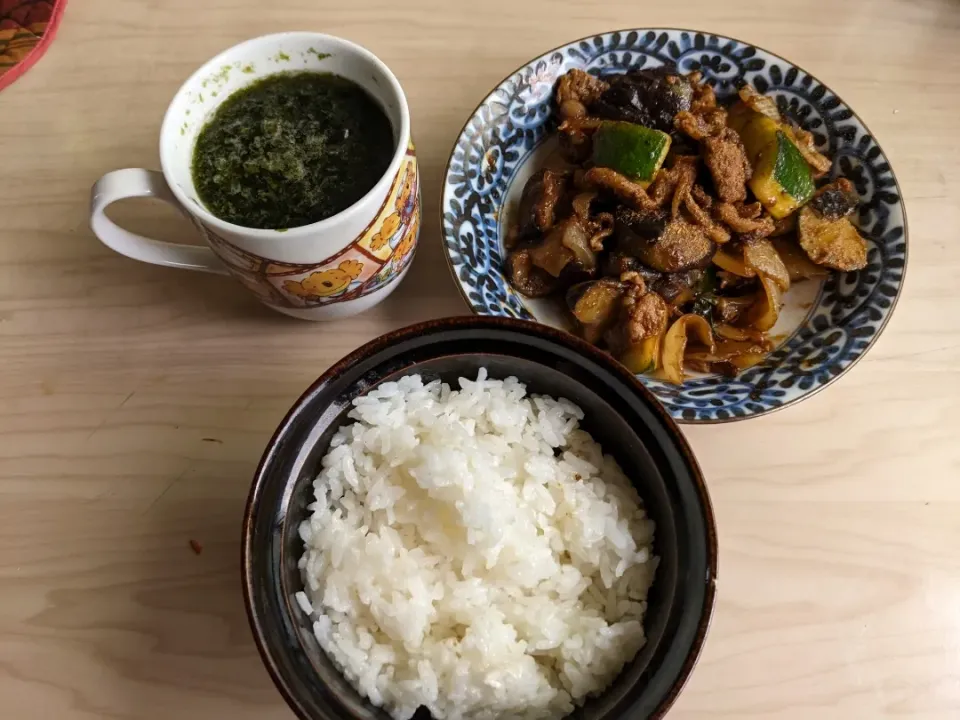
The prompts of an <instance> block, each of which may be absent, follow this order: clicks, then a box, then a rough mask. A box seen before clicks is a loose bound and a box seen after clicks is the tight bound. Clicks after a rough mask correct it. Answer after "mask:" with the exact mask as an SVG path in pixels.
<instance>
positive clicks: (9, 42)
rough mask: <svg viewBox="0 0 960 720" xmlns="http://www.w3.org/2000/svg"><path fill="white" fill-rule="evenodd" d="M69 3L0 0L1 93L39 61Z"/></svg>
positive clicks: (47, 0) (44, 0)
mask: <svg viewBox="0 0 960 720" xmlns="http://www.w3.org/2000/svg"><path fill="white" fill-rule="evenodd" d="M66 4H67V0H0V90H2V89H3V88H5V87H6V86H7V85H9V84H10V83H12V82H13V81H14V80H16V79H17V78H18V77H20V76H21V75H23V73H25V72H26V71H27V70H29V69H30V67H31V66H32V65H33V64H34V63H35V62H36V61H37V60H39V59H40V56H41V55H43V53H44V51H45V50H46V49H47V46H48V45H49V44H50V43H51V41H52V40H53V36H54V35H55V34H56V32H57V25H58V24H59V23H60V17H61V15H63V8H64V6H65V5H66Z"/></svg>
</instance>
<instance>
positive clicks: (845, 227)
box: [797, 206, 867, 272]
mask: <svg viewBox="0 0 960 720" xmlns="http://www.w3.org/2000/svg"><path fill="white" fill-rule="evenodd" d="M797 237H798V239H799V241H800V247H802V248H803V250H804V252H805V253H807V255H808V256H809V257H810V259H811V260H813V262H815V263H816V264H817V265H823V266H824V267H828V268H833V269H834V270H842V271H843V272H850V271H852V270H862V269H863V268H865V267H866V266H867V242H866V241H865V240H864V239H863V237H861V235H860V233H859V232H858V231H857V228H856V227H854V225H853V223H852V222H850V218H849V217H842V218H838V219H837V220H830V219H828V218H825V217H823V216H822V215H821V214H820V213H818V212H817V211H816V210H815V209H814V208H813V207H811V206H807V207H805V208H803V209H802V210H801V211H800V218H799V220H797Z"/></svg>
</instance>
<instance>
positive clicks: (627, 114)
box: [590, 68, 693, 132]
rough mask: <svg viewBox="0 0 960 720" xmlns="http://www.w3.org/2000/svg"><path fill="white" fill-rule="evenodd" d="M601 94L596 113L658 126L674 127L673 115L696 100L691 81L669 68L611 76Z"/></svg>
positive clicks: (594, 106)
mask: <svg viewBox="0 0 960 720" xmlns="http://www.w3.org/2000/svg"><path fill="white" fill-rule="evenodd" d="M609 82H610V87H608V88H607V89H606V90H605V91H604V92H603V94H601V95H600V98H599V99H597V100H595V101H594V102H593V103H591V104H590V111H591V114H592V115H596V116H598V117H601V118H604V119H606V120H624V121H626V122H632V123H637V124H638V125H644V126H646V127H649V128H654V129H656V130H663V131H664V132H670V131H672V130H673V118H674V116H675V115H676V114H677V113H678V112H681V111H684V110H689V109H690V105H691V103H692V102H693V85H692V84H691V82H690V81H689V80H688V79H687V78H685V77H683V76H682V75H678V74H676V73H675V72H671V71H670V70H667V69H665V68H657V69H653V70H638V71H636V72H632V73H627V74H625V75H616V76H613V77H611V78H609Z"/></svg>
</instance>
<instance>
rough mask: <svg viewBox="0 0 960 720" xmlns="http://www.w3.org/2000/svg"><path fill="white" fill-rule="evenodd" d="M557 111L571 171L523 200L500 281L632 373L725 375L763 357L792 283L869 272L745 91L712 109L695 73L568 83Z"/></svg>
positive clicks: (824, 162) (847, 221)
mask: <svg viewBox="0 0 960 720" xmlns="http://www.w3.org/2000/svg"><path fill="white" fill-rule="evenodd" d="M556 106H557V110H556V111H557V113H558V119H559V122H560V125H559V142H560V153H561V155H562V156H563V159H564V160H565V161H566V162H567V163H569V165H570V168H569V169H567V170H548V169H544V170H541V171H539V172H538V173H536V174H535V175H534V176H533V177H532V178H531V179H530V180H529V182H528V183H527V184H526V186H525V187H524V189H523V193H522V196H521V199H520V206H519V208H518V210H517V218H516V222H515V223H514V224H513V226H512V227H511V230H510V233H509V237H508V238H507V249H508V255H507V259H506V265H507V267H506V270H507V274H508V276H509V278H510V281H511V283H512V284H513V286H514V287H515V288H516V289H517V290H518V291H519V292H520V293H522V294H523V295H526V296H528V297H546V296H557V297H559V298H563V300H564V301H565V303H566V306H567V307H568V308H569V311H570V313H571V314H572V316H573V319H574V321H575V324H576V327H577V330H578V332H579V333H580V334H581V335H582V336H583V337H584V338H586V339H587V340H589V341H590V342H592V343H595V344H597V345H601V346H603V347H605V348H607V349H608V350H609V351H610V352H611V353H613V354H614V355H615V356H616V357H617V358H618V359H619V360H620V361H621V362H623V363H624V364H625V365H626V366H627V367H628V368H630V369H631V370H632V371H633V372H636V373H643V372H654V371H659V372H660V373H661V374H662V376H663V377H665V378H666V379H667V380H670V381H671V382H674V383H680V382H682V381H683V377H684V368H686V369H689V370H694V371H701V372H708V373H723V374H728V375H734V374H736V373H737V372H739V371H740V370H743V369H745V368H748V367H750V366H752V365H755V364H757V363H759V362H760V361H762V360H763V358H764V357H765V356H766V354H767V353H769V352H770V351H771V350H772V349H773V347H774V341H773V340H772V338H771V337H770V336H769V335H768V332H769V331H770V330H771V328H773V326H774V325H775V324H776V322H777V317H778V315H779V313H780V309H781V306H782V298H783V295H784V293H786V292H787V290H788V289H789V288H790V285H791V283H796V282H799V281H802V280H808V279H812V278H823V277H825V276H826V275H827V274H828V273H830V272H831V271H841V272H847V271H852V270H859V269H861V268H863V267H864V266H865V265H866V262H867V246H866V243H865V242H864V240H863V238H862V237H861V235H860V233H859V232H858V230H857V228H856V227H855V225H854V224H853V222H852V221H851V217H852V216H853V214H854V212H855V211H856V209H857V204H858V202H859V198H858V196H857V193H856V190H855V189H854V187H853V185H852V183H850V181H849V180H846V179H844V178H839V179H836V180H834V181H832V182H828V181H827V179H826V177H825V176H826V174H827V173H828V172H829V170H830V167H831V163H830V160H829V158H827V157H825V156H824V155H822V154H820V153H819V152H817V150H816V149H815V147H814V141H813V137H812V135H811V134H810V133H809V132H806V131H805V130H803V129H801V128H799V127H797V126H796V125H794V124H792V123H790V122H789V121H788V120H787V119H786V118H784V117H782V116H781V115H780V112H779V110H778V109H777V104H776V102H774V100H773V99H772V98H769V97H766V96H764V95H761V94H759V93H758V92H756V91H755V90H754V89H753V88H751V87H750V86H744V87H743V88H742V89H741V90H740V92H739V97H738V98H737V99H736V101H735V102H734V103H733V104H732V105H730V106H729V107H724V106H723V105H721V104H720V103H719V102H718V101H717V97H716V95H715V94H714V91H713V89H712V88H711V87H710V86H709V85H708V84H706V83H704V82H702V81H701V77H700V75H699V73H692V74H690V75H686V76H683V75H679V74H676V73H675V72H672V71H670V70H665V69H658V70H640V71H636V72H631V73H627V74H624V75H614V76H611V77H605V78H599V77H595V76H593V75H590V74H588V73H586V72H583V71H581V70H571V71H570V72H568V73H567V74H566V75H564V76H563V77H562V78H561V79H560V81H559V83H558V84H557V89H556Z"/></svg>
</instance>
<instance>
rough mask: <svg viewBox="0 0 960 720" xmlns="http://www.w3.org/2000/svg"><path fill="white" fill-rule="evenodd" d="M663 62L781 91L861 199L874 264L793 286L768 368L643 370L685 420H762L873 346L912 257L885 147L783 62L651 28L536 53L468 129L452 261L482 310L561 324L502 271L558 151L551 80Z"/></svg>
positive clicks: (454, 164) (459, 161)
mask: <svg viewBox="0 0 960 720" xmlns="http://www.w3.org/2000/svg"><path fill="white" fill-rule="evenodd" d="M665 64H673V65H676V66H677V67H678V68H679V70H680V71H681V72H684V73H687V72H691V71H694V70H700V71H701V72H702V73H703V74H704V76H705V78H706V79H707V81H708V82H710V83H711V84H712V85H713V86H714V88H715V89H716V91H717V94H718V96H719V97H721V98H723V97H727V96H730V95H732V94H734V93H735V92H736V88H737V86H738V84H739V83H741V82H742V81H744V80H745V81H747V82H749V83H750V84H751V85H753V86H754V87H755V88H756V89H757V90H759V91H761V92H763V93H767V94H769V95H772V96H774V97H775V98H776V100H777V104H778V105H779V107H780V110H781V112H782V113H783V114H784V115H787V116H789V117H791V118H793V119H794V120H795V121H797V122H798V123H799V124H801V125H802V126H803V127H804V128H806V129H807V130H809V131H811V132H812V133H813V135H814V137H815V138H816V140H817V143H818V145H819V147H820V149H821V150H822V151H824V152H825V153H827V154H828V155H829V156H830V157H831V158H833V163H834V165H833V170H832V174H833V175H834V176H836V175H843V176H844V177H847V178H849V179H850V180H851V181H852V182H853V183H854V185H856V187H857V190H858V191H859V193H860V195H861V198H862V204H861V209H860V217H859V226H860V229H861V231H862V233H863V235H864V237H866V238H867V244H868V247H869V253H868V265H867V267H866V268H865V269H864V270H861V271H859V272H855V273H846V274H834V275H832V276H831V277H830V278H829V279H827V280H826V281H825V282H823V283H822V284H820V285H818V284H816V283H814V282H813V281H806V282H804V283H798V284H797V285H795V286H794V287H793V288H791V289H790V291H789V292H788V293H787V296H786V298H785V301H786V305H785V307H784V310H783V312H782V313H781V318H780V322H778V323H777V326H776V327H775V328H774V329H773V331H772V334H774V335H782V336H783V337H784V341H783V342H782V344H781V345H780V346H779V347H778V348H777V349H776V350H775V351H774V352H773V353H771V354H770V355H769V356H768V357H767V359H766V360H765V361H764V362H763V363H762V364H760V365H758V366H756V367H754V368H751V369H750V370H747V371H746V372H743V373H741V374H740V375H739V376H738V377H737V378H735V379H729V378H724V377H719V376H705V375H704V376H699V377H694V378H690V379H688V380H687V381H686V382H685V383H684V384H683V385H682V386H675V385H670V384H668V383H665V382H662V381H659V380H656V379H653V378H649V377H643V378H642V379H643V381H644V383H645V384H646V385H647V386H648V387H649V388H650V389H651V390H653V392H654V393H655V394H656V395H657V397H658V398H659V399H660V401H661V402H662V403H663V404H664V405H665V406H666V407H667V409H668V410H669V411H670V413H671V414H672V415H673V417H674V418H675V419H677V420H679V421H681V422H688V423H709V422H724V421H730V420H738V419H743V418H748V417H753V416H755V415H761V414H763V413H766V412H770V411H773V410H776V409H778V408H781V407H783V406H784V405H787V404H789V403H791V402H796V401H798V400H800V399H802V398H804V397H807V396H809V395H812V394H813V393H815V392H817V391H818V390H820V389H822V388H824V387H826V386H827V385H828V384H830V382H832V381H833V380H834V379H836V378H837V377H838V376H840V375H841V374H843V373H844V372H845V371H846V370H847V369H848V368H849V367H851V366H852V365H853V364H854V363H855V362H856V361H857V360H859V359H860V358H861V357H862V356H863V355H864V353H866V351H867V350H868V349H869V348H870V346H871V345H872V344H873V342H874V341H875V340H876V339H877V337H878V336H879V335H880V332H881V331H882V330H883V328H884V326H885V325H886V324H887V321H888V320H889V319H890V316H891V314H892V313H893V309H894V306H895V305H896V302H897V297H898V296H899V294H900V290H901V287H902V285H903V276H904V270H905V268H906V260H907V220H906V214H905V211H904V207H903V202H902V200H901V195H900V188H899V186H898V185H897V181H896V178H895V177H894V175H893V171H892V170H891V168H890V164H889V162H888V161H887V158H886V156H885V155H884V154H883V151H882V150H881V149H880V146H879V145H878V144H877V142H876V141H875V140H874V138H873V136H872V135H870V133H869V131H868V130H867V128H866V126H865V125H864V124H863V122H862V121H861V120H860V118H858V117H857V116H856V115H855V114H854V112H853V110H851V109H850V108H849V107H847V105H846V104H845V103H844V102H843V101H842V100H841V99H840V98H839V97H837V95H836V94H834V93H833V92H832V91H831V90H830V89H829V88H827V87H826V86H825V85H824V84H823V83H821V82H820V81H819V80H817V79H816V78H815V77H813V76H812V75H810V74H809V73H807V72H805V71H803V70H801V69H800V68H798V67H796V66H795V65H793V64H791V63H789V62H787V61H786V60H784V59H783V58H781V57H779V56H777V55H774V54H773V53H770V52H767V51H765V50H761V49H760V48H757V47H755V46H753V45H749V44H747V43H744V42H741V41H739V40H733V39H730V38H726V37H722V36H718V35H708V34H706V33H700V32H694V31H687V30H666V29H649V30H624V31H619V32H610V33H604V34H602V35H596V36H593V37H588V38H584V39H582V40H576V41H574V42H572V43H570V44H568V45H564V46H563V47H560V48H557V49H556V50H551V51H550V52H548V53H546V54H544V55H542V56H540V57H538V58H536V59H535V60H533V61H531V62H529V63H528V64H526V65H524V66H523V67H522V68H520V69H519V70H517V71H516V72H515V73H513V74H512V75H510V77H508V78H506V79H505V80H504V81H503V82H501V83H500V84H499V85H498V86H497V87H496V89H494V91H493V92H492V93H490V94H489V95H488V96H487V97H486V98H485V99H484V100H483V102H482V103H481V104H480V106H479V107H478V108H477V110H476V111H475V112H474V113H473V115H472V116H471V117H470V119H469V120H467V122H466V124H465V125H464V127H463V130H462V131H461V133H460V136H459V137H458V138H457V143H456V146H455V147H454V149H453V152H452V154H451V156H450V161H449V163H448V165H447V172H446V177H445V180H444V186H443V198H442V202H441V214H442V227H443V239H444V244H445V245H446V249H447V258H448V260H449V262H450V266H451V270H452V272H453V274H454V277H455V278H456V281H457V283H458V285H459V287H460V290H461V292H462V293H463V296H464V298H465V299H466V300H467V302H468V303H469V304H470V306H471V307H472V308H473V310H474V312H476V313H479V314H481V315H505V316H510V317H516V318H523V319H528V320H537V321H539V322H545V323H548V324H550V325H555V326H559V327H564V326H565V322H566V321H565V320H564V317H563V314H562V312H560V310H559V309H557V308H556V306H555V305H553V304H551V303H550V302H548V301H542V300H540V301H532V300H529V299H528V298H525V297H523V296H522V295H520V294H518V293H517V292H515V291H514V290H513V289H512V288H511V287H510V284H509V283H508V282H507V279H506V278H505V277H504V275H503V273H502V270H501V268H502V262H503V257H504V255H503V243H502V238H503V237H504V236H505V234H506V233H505V230H506V227H507V224H508V216H509V212H510V211H511V209H512V208H513V207H515V205H516V201H517V199H519V195H520V191H521V190H522V188H523V185H524V183H525V182H526V179H527V178H528V177H529V176H530V174H531V173H532V172H534V171H535V170H536V169H537V168H538V167H539V166H540V165H541V164H542V163H544V162H550V158H551V156H552V153H553V147H554V145H555V139H554V135H555V133H554V130H555V129H556V123H555V121H554V118H553V113H552V97H553V88H554V84H555V82H556V80H557V79H558V78H559V77H560V76H561V75H562V74H563V73H565V72H567V71H568V70H570V69H572V68H581V69H583V70H589V71H591V72H593V73H598V74H606V73H620V72H624V71H626V70H635V69H639V68H651V67H657V66H661V65H665Z"/></svg>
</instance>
